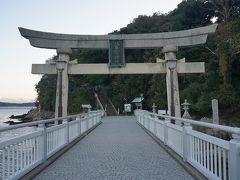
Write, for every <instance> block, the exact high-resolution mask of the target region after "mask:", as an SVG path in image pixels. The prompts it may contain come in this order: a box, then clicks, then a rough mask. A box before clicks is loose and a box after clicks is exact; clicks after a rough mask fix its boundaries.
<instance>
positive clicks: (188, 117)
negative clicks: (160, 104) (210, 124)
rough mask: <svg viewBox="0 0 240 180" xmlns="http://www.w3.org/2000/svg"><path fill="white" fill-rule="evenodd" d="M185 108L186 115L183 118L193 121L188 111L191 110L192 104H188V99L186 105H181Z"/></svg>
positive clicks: (185, 101)
mask: <svg viewBox="0 0 240 180" xmlns="http://www.w3.org/2000/svg"><path fill="white" fill-rule="evenodd" d="M181 105H182V106H183V110H184V113H183V116H182V118H185V119H192V117H191V116H190V114H189V112H188V110H189V106H190V105H191V104H189V103H188V102H187V99H185V100H184V103H182V104H181Z"/></svg>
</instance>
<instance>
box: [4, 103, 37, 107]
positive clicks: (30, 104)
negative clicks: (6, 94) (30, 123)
mask: <svg viewBox="0 0 240 180" xmlns="http://www.w3.org/2000/svg"><path fill="white" fill-rule="evenodd" d="M7 106H20V107H24V106H35V103H34V102H28V103H10V102H0V107H7Z"/></svg>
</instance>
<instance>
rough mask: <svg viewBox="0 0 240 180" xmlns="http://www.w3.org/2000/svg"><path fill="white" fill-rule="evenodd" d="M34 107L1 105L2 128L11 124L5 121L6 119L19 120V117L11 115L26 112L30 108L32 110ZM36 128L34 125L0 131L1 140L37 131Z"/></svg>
mask: <svg viewBox="0 0 240 180" xmlns="http://www.w3.org/2000/svg"><path fill="white" fill-rule="evenodd" d="M32 108H33V107H29V106H23V107H22V106H21V107H20V106H16V107H12V106H11V107H0V128H1V127H5V126H9V125H8V124H6V123H4V122H6V121H15V122H19V120H17V119H10V118H9V117H10V116H12V115H14V116H16V115H22V114H26V113H27V112H28V111H29V110H31V109H32ZM35 130H36V128H34V127H25V128H19V129H15V130H11V131H5V132H0V142H1V141H5V140H7V139H12V138H14V137H17V136H21V135H24V134H27V133H31V132H33V131H35Z"/></svg>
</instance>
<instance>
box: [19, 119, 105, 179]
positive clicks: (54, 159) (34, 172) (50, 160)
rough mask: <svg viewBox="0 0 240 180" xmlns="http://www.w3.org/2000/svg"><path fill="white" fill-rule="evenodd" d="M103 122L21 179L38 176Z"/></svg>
mask: <svg viewBox="0 0 240 180" xmlns="http://www.w3.org/2000/svg"><path fill="white" fill-rule="evenodd" d="M101 123H102V122H101V121H100V122H99V123H97V124H96V125H95V126H93V127H92V128H90V129H89V130H87V131H86V132H84V133H83V134H82V135H81V136H79V137H78V138H77V139H75V140H73V141H72V142H71V143H69V144H68V145H67V146H65V147H64V148H62V149H61V150H59V151H58V152H57V153H55V154H54V155H53V156H51V157H50V158H48V159H47V161H46V162H43V163H42V164H40V165H38V166H37V167H35V168H34V169H33V170H31V171H30V172H29V173H27V174H25V175H24V176H23V177H21V178H20V179H21V180H29V179H33V178H34V177H35V176H37V175H38V174H39V173H41V172H42V171H43V170H44V169H45V168H47V167H48V166H49V165H51V164H52V163H53V162H54V161H56V160H57V159H58V158H59V157H60V156H62V155H63V154H64V153H66V152H67V151H68V150H69V149H71V148H72V147H73V146H74V145H75V144H76V143H78V142H79V141H80V140H82V139H83V138H84V137H85V136H87V135H88V134H89V133H91V132H92V131H93V130H94V129H95V128H96V127H97V126H99V125H100V124H101Z"/></svg>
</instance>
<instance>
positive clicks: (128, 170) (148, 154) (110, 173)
mask: <svg viewBox="0 0 240 180" xmlns="http://www.w3.org/2000/svg"><path fill="white" fill-rule="evenodd" d="M53 179H56V180H61V179H69V180H70V179H79V180H88V179H100V180H104V179H106V180H108V179H120V180H125V179H126V180H133V179H134V180H135V179H136V180H146V179H148V180H157V179H164V180H167V179H169V180H173V179H179V180H180V179H181V180H182V179H193V177H192V176H191V175H190V174H189V173H188V172H187V171H186V170H185V169H184V168H183V167H182V166H181V165H179V164H178V163H177V162H176V161H175V160H174V159H173V158H172V157H171V156H170V155H169V154H168V153H167V152H166V151H165V150H163V149H162V148H161V147H160V146H159V145H158V144H157V143H156V142H155V141H154V140H153V139H152V138H151V137H150V136H149V135H147V134H146V133H145V132H144V131H143V130H142V129H141V128H140V127H139V126H138V125H137V124H136V120H135V117H130V116H122V117H119V116H118V117H106V118H103V123H102V124H101V125H100V126H99V127H97V128H96V129H95V130H94V131H93V132H91V133H90V134H89V135H88V136H86V137H85V138H84V139H82V140H81V141H80V142H78V143H77V144H76V145H75V146H74V147H73V148H71V149H70V150H69V151H68V152H66V153H65V154H63V155H62V156H61V157H60V158H59V159H57V160H56V161H55V162H54V163H52V164H51V165H50V166H49V167H48V168H46V169H45V170H44V171H42V172H41V173H40V174H39V175H38V176H37V177H35V180H53Z"/></svg>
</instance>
